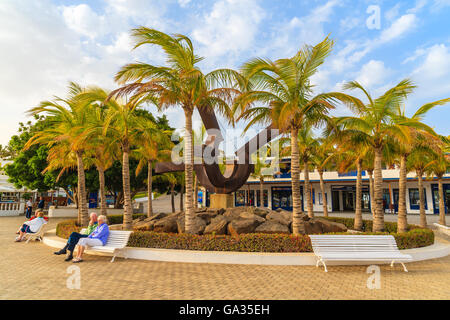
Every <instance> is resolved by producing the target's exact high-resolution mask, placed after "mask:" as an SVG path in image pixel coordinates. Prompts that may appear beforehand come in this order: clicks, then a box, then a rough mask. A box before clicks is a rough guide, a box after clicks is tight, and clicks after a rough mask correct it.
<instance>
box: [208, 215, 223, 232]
mask: <svg viewBox="0 0 450 320" xmlns="http://www.w3.org/2000/svg"><path fill="white" fill-rule="evenodd" d="M227 225H228V220H227V219H226V218H225V217H224V216H222V215H219V216H217V217H215V218H213V219H211V223H210V224H208V225H207V226H206V228H205V230H204V231H203V234H212V233H214V234H217V235H219V234H226V233H227Z"/></svg>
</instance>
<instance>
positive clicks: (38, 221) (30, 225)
mask: <svg viewBox="0 0 450 320" xmlns="http://www.w3.org/2000/svg"><path fill="white" fill-rule="evenodd" d="M46 223H47V221H46V220H45V219H44V212H43V211H38V212H37V213H36V218H35V219H33V220H29V221H27V222H25V223H24V224H23V225H22V228H20V230H19V236H18V237H17V238H16V242H20V241H22V239H23V237H24V236H25V235H26V234H27V233H36V232H38V231H39V229H41V227H42V225H44V224H46Z"/></svg>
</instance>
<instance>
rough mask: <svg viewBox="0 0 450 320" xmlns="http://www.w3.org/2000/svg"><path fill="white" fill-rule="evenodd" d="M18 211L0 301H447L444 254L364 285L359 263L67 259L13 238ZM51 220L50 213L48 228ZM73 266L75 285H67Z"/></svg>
mask: <svg viewBox="0 0 450 320" xmlns="http://www.w3.org/2000/svg"><path fill="white" fill-rule="evenodd" d="M22 221H23V218H22V217H2V218H0V257H1V259H0V299H25V300H26V299H450V256H447V257H446V258H441V259H435V260H430V261H423V262H415V263H411V264H408V269H409V272H408V273H405V272H403V271H402V268H401V266H398V265H396V267H395V268H394V270H393V269H391V268H390V267H389V266H381V288H380V289H368V288H367V285H366V283H367V279H368V277H369V276H370V275H369V274H367V273H366V267H364V266H330V268H329V272H328V273H325V272H323V270H322V269H316V267H310V266H303V267H296V266H254V265H253V266H245V265H222V264H193V263H168V262H152V261H138V260H124V259H120V258H119V259H117V260H116V262H114V263H110V262H109V260H110V259H109V258H107V257H100V256H89V255H86V257H85V261H84V262H83V263H80V264H72V263H68V262H64V261H63V257H61V256H55V255H53V253H52V252H53V251H54V250H53V249H52V248H50V247H47V246H45V245H44V244H42V243H40V242H34V241H33V242H30V243H28V244H26V243H24V242H22V243H15V242H14V238H15V235H14V232H15V231H16V229H17V227H18V225H19V224H20V223H21V222H22ZM56 223H57V220H56V219H53V220H51V221H50V223H49V226H48V227H49V228H54V227H55V225H56ZM69 266H79V267H80V272H81V289H80V290H76V289H75V290H74V289H68V288H67V286H66V282H67V278H68V277H69V276H70V275H69V274H68V273H67V267H69Z"/></svg>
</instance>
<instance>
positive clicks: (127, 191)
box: [122, 143, 133, 230]
mask: <svg viewBox="0 0 450 320" xmlns="http://www.w3.org/2000/svg"><path fill="white" fill-rule="evenodd" d="M129 152H130V150H129V146H128V143H125V144H124V148H123V159H122V181H123V182H122V183H123V199H124V205H123V208H124V211H123V230H131V229H132V222H133V207H132V205H131V186H130V159H129Z"/></svg>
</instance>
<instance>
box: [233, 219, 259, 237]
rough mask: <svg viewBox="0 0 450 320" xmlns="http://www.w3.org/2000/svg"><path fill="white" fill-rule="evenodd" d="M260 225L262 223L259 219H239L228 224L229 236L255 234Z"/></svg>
mask: <svg viewBox="0 0 450 320" xmlns="http://www.w3.org/2000/svg"><path fill="white" fill-rule="evenodd" d="M260 224H262V222H261V221H260V220H257V219H243V218H238V219H235V220H232V221H231V222H230V223H229V224H228V234H230V235H232V236H238V235H240V234H243V233H253V232H254V231H255V229H256V228H257V227H258V226H259V225H260Z"/></svg>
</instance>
